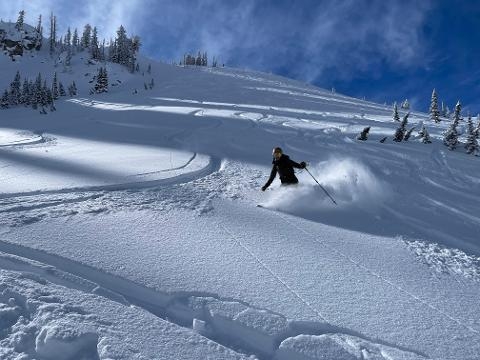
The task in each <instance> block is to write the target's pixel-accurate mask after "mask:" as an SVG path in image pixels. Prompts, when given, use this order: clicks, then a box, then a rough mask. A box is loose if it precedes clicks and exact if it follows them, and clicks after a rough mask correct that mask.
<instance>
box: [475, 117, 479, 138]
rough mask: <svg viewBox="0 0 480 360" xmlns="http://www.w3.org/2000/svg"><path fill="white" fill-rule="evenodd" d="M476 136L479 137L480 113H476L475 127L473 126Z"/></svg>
mask: <svg viewBox="0 0 480 360" xmlns="http://www.w3.org/2000/svg"><path fill="white" fill-rule="evenodd" d="M475 134H476V135H477V138H478V137H480V114H478V115H477V127H476V128H475Z"/></svg>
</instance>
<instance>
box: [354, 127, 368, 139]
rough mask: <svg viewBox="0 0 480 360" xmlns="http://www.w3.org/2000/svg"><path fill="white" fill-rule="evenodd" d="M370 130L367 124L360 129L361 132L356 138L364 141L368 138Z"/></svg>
mask: <svg viewBox="0 0 480 360" xmlns="http://www.w3.org/2000/svg"><path fill="white" fill-rule="evenodd" d="M369 131H370V126H367V127H366V128H364V129H363V130H362V132H361V133H360V134H359V135H358V136H357V140H362V141H365V140H367V138H368V133H369Z"/></svg>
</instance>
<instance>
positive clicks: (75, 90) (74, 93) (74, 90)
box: [71, 81, 78, 96]
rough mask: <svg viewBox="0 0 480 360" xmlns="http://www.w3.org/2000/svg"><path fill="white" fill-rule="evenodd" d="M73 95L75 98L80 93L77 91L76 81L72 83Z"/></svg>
mask: <svg viewBox="0 0 480 360" xmlns="http://www.w3.org/2000/svg"><path fill="white" fill-rule="evenodd" d="M71 86H72V94H73V95H74V96H75V95H77V93H78V91H77V84H75V81H72V85H71Z"/></svg>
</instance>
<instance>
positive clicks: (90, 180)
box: [0, 52, 480, 360]
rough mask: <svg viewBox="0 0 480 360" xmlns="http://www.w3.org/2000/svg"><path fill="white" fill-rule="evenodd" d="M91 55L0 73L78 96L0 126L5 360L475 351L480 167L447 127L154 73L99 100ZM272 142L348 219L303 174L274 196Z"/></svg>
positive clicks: (272, 87)
mask: <svg viewBox="0 0 480 360" xmlns="http://www.w3.org/2000/svg"><path fill="white" fill-rule="evenodd" d="M84 55H85V54H82V53H80V54H77V55H76V56H75V57H74V59H73V61H72V64H73V65H72V66H71V68H68V69H65V68H64V67H63V65H62V64H61V63H59V62H57V67H56V68H55V67H54V64H53V61H52V60H51V59H49V57H48V55H47V54H46V53H45V52H40V53H35V54H34V55H33V57H24V58H22V59H20V61H15V62H11V61H10V60H9V59H8V58H6V57H5V58H0V65H1V67H0V72H1V77H0V79H1V82H2V83H0V88H2V87H6V86H7V85H8V84H9V82H10V81H11V80H12V79H13V75H14V73H15V71H16V70H17V69H20V71H21V73H22V75H24V76H25V75H28V76H32V77H34V76H36V74H37V73H38V71H42V72H43V73H44V74H45V75H47V74H51V75H50V76H52V75H53V72H54V71H55V70H56V71H57V73H58V76H59V79H60V80H61V81H63V82H64V83H66V84H68V83H69V82H70V81H72V80H75V82H76V83H77V85H78V88H79V95H78V96H77V97H75V98H61V99H60V100H59V101H57V103H56V107H57V111H56V112H53V113H49V114H47V115H40V114H38V111H34V110H31V109H24V108H15V109H9V110H5V111H0V168H1V173H0V174H1V175H0V176H1V187H0V223H1V225H0V232H1V240H0V254H2V255H1V258H0V268H1V269H3V270H2V272H1V274H0V279H1V285H0V310H1V312H0V314H1V316H2V317H1V318H0V334H2V336H0V344H1V349H2V350H0V351H2V352H3V353H2V352H0V354H1V356H3V357H5V358H8V359H9V358H12V359H13V358H15V357H16V356H19V354H24V356H25V358H26V359H28V358H36V357H37V356H41V357H43V358H46V359H57V358H58V351H60V350H62V351H65V354H67V355H65V357H64V358H89V359H90V358H99V359H109V358H115V359H117V358H126V359H132V358H137V359H143V358H155V359H157V358H161V359H174V358H191V359H195V358H215V359H217V358H247V357H248V356H250V355H251V356H253V357H258V358H261V359H424V358H435V359H472V360H473V359H476V358H478V354H479V353H480V335H479V332H480V318H479V315H478V314H479V311H480V302H479V301H478V299H479V296H480V285H479V280H480V270H479V269H480V266H479V265H480V258H479V255H480V243H479V240H478V229H479V228H480V217H479V216H478V206H479V205H478V204H479V200H480V181H479V180H478V179H479V178H480V168H479V159H478V158H476V157H474V156H469V155H466V154H465V153H464V152H463V149H462V148H459V149H458V150H457V151H453V152H451V151H448V150H447V148H446V147H444V145H443V144H442V143H441V134H442V132H443V131H444V129H445V127H446V126H447V124H446V123H445V122H442V123H441V124H439V125H436V124H432V123H430V121H429V120H428V117H427V115H426V114H423V113H419V112H413V113H412V115H411V117H410V124H419V123H420V122H423V123H424V124H425V125H427V127H428V130H429V132H430V134H431V135H432V138H433V140H434V141H433V144H422V143H420V142H419V141H418V139H415V138H412V139H410V141H409V142H403V143H395V142H393V141H392V140H391V139H392V135H393V133H394V131H395V128H396V127H397V126H398V124H396V123H393V121H392V119H391V109H390V108H389V107H385V106H382V105H378V104H374V103H369V102H365V101H360V100H357V99H352V98H349V97H346V96H342V95H340V94H332V93H331V92H328V91H324V90H321V89H318V88H315V87H312V86H308V85H305V84H301V83H299V82H296V81H292V80H288V79H284V78H281V77H277V76H274V75H268V74H262V73H255V72H251V71H246V70H238V69H237V70H236V69H227V68H220V69H206V68H202V69H200V68H182V67H173V66H170V65H165V64H159V63H155V62H153V61H150V60H147V59H140V71H139V72H137V73H134V74H130V73H128V72H127V71H126V70H124V69H123V68H121V67H119V66H117V65H113V64H108V65H107V71H108V73H109V80H110V84H115V86H111V87H110V91H109V93H108V94H102V95H94V96H91V95H89V91H88V90H89V88H91V87H92V84H91V83H89V81H90V80H91V79H92V76H93V74H95V73H96V71H97V65H92V64H90V65H88V64H86V61H85V58H83V59H82V57H84ZM149 64H151V68H152V70H151V73H149V72H148V71H147V69H148V65H149ZM152 79H154V83H155V86H154V88H153V89H148V90H146V89H145V87H144V84H145V83H146V84H149V83H150V82H151V80H152ZM366 126H371V130H370V137H369V140H368V141H366V142H360V141H357V140H355V138H356V136H357V134H358V133H359V132H360V131H361V130H362V129H363V128H364V127H366ZM417 126H418V125H417ZM462 126H464V124H462ZM385 136H388V137H389V139H387V141H386V142H385V143H380V142H379V140H380V139H381V138H383V137H385ZM274 146H281V147H282V148H283V149H284V151H285V153H287V154H288V155H290V156H291V157H292V158H293V159H294V160H298V161H302V160H304V161H307V162H308V163H309V164H310V165H309V170H310V171H311V173H312V174H313V175H314V176H315V177H316V178H317V179H318V180H319V181H320V183H321V184H322V185H323V186H324V187H325V188H326V189H327V190H328V191H329V192H330V193H331V194H332V196H333V197H334V198H335V199H336V201H337V203H338V205H334V204H333V203H332V202H331V201H330V199H328V198H327V197H326V196H325V195H324V193H323V191H322V190H321V189H320V188H319V187H318V185H316V183H315V182H314V181H313V179H312V178H311V177H310V175H309V174H308V173H307V172H305V171H300V172H299V173H298V177H299V179H300V185H298V186H297V187H294V188H288V189H285V188H281V187H280V186H279V184H278V182H277V181H278V180H276V182H275V183H274V185H273V186H272V187H271V189H269V190H268V191H266V192H265V193H263V192H261V191H260V190H259V189H260V187H261V186H262V185H263V184H264V183H265V181H266V180H267V178H268V175H269V172H270V162H271V155H270V154H271V149H272V147H274ZM258 203H261V204H262V205H264V207H263V208H259V207H256V206H255V205H256V204H258ZM2 304H3V305H2ZM65 349H66V350H65ZM68 356H70V357H68Z"/></svg>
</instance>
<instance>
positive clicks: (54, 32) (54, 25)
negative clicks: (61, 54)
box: [49, 12, 57, 55]
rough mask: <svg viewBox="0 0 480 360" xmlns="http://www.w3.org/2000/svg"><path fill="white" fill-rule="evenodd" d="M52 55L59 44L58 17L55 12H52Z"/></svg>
mask: <svg viewBox="0 0 480 360" xmlns="http://www.w3.org/2000/svg"><path fill="white" fill-rule="evenodd" d="M49 41H50V55H53V53H54V52H55V48H56V44H57V17H56V16H54V15H53V12H52V13H51V14H50V39H49Z"/></svg>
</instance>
